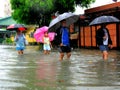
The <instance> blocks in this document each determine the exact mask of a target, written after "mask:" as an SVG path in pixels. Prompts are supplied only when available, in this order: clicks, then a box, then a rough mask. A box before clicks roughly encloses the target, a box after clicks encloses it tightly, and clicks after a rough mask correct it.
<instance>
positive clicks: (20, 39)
mask: <svg viewBox="0 0 120 90" xmlns="http://www.w3.org/2000/svg"><path fill="white" fill-rule="evenodd" d="M15 42H16V50H17V51H18V54H19V55H22V54H23V51H24V49H25V42H26V38H25V36H24V34H23V33H22V31H20V30H17V34H16V36H15Z"/></svg>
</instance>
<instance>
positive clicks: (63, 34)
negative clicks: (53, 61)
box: [57, 20, 71, 61]
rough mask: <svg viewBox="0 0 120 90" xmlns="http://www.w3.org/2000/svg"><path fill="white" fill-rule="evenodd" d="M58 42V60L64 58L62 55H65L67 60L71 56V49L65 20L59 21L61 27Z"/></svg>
mask: <svg viewBox="0 0 120 90" xmlns="http://www.w3.org/2000/svg"><path fill="white" fill-rule="evenodd" d="M58 34H59V35H58V39H57V40H58V42H59V45H58V46H59V52H60V56H59V60H60V61H62V60H63V58H64V53H66V55H67V59H69V58H70V56H71V47H70V37H69V30H68V28H67V26H66V20H62V21H61V27H60V28H59V33H58Z"/></svg>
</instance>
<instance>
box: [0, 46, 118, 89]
mask: <svg viewBox="0 0 120 90" xmlns="http://www.w3.org/2000/svg"><path fill="white" fill-rule="evenodd" d="M58 57H59V53H58V51H57V50H52V52H51V54H49V55H44V54H43V52H42V51H40V50H37V48H36V46H27V47H26V50H25V52H24V55H18V54H17V52H16V50H15V47H14V46H6V45H0V90H97V89H80V88H81V87H108V88H109V87H111V86H113V87H116V89H115V90H120V88H119V86H120V52H119V51H116V50H111V51H110V52H109V59H108V61H103V60H102V55H101V52H100V51H99V50H89V49H77V50H73V51H72V56H71V58H70V60H67V59H66V57H65V58H64V60H63V61H62V62H60V61H59V60H58V59H59V58H58ZM98 90H100V89H98ZM104 90H111V89H104Z"/></svg>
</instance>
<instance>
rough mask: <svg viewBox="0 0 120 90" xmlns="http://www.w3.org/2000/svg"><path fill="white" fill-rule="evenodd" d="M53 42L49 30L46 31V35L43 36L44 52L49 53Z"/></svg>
mask: <svg viewBox="0 0 120 90" xmlns="http://www.w3.org/2000/svg"><path fill="white" fill-rule="evenodd" d="M50 46H51V42H50V38H49V36H48V32H45V33H44V37H43V50H44V54H49V53H50V50H51V47H50Z"/></svg>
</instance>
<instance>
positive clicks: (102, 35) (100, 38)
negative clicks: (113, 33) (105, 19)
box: [96, 24, 112, 60]
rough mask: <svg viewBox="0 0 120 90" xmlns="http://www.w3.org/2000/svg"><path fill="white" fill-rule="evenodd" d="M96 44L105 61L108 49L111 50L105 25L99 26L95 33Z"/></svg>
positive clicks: (109, 38) (110, 41) (110, 42)
mask: <svg viewBox="0 0 120 90" xmlns="http://www.w3.org/2000/svg"><path fill="white" fill-rule="evenodd" d="M96 43H97V45H98V46H99V49H100V50H101V51H102V53H103V59H104V60H107V59H108V50H109V47H110V48H112V40H111V37H110V34H109V31H108V29H107V28H106V24H101V28H99V29H98V30H97V31H96Z"/></svg>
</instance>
